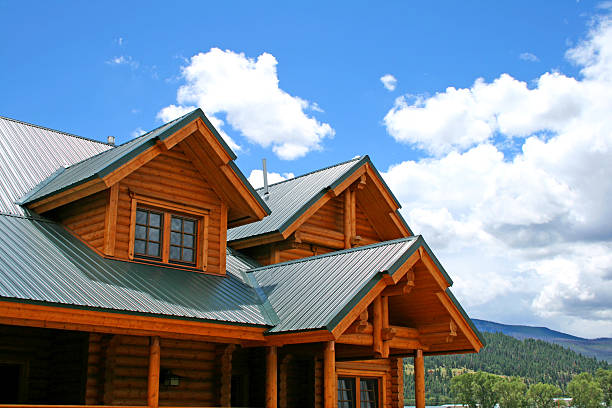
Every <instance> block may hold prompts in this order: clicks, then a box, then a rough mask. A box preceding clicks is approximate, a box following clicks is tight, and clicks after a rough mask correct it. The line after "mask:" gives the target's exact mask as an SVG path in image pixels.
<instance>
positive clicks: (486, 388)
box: [451, 371, 500, 408]
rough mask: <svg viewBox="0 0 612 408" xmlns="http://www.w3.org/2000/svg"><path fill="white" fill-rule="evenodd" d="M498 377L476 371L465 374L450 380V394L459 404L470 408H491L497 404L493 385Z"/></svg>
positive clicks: (497, 380) (498, 379)
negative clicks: (477, 407)
mask: <svg viewBox="0 0 612 408" xmlns="http://www.w3.org/2000/svg"><path fill="white" fill-rule="evenodd" d="M499 381H500V377H498V376H496V375H493V374H489V373H485V372H482V371H478V372H477V373H465V374H461V375H458V376H456V377H453V379H452V380H451V392H452V393H453V395H455V396H456V397H457V399H458V400H459V402H461V403H462V404H464V405H467V406H469V407H470V408H476V406H477V405H478V406H480V407H481V408H493V407H494V406H495V404H496V403H497V393H496V392H495V384H496V383H497V382H499Z"/></svg>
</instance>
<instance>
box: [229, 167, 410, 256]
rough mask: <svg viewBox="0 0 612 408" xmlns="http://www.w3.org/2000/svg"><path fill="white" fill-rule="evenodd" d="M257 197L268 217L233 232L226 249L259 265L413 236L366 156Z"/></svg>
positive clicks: (398, 205)
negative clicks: (254, 260)
mask: <svg viewBox="0 0 612 408" xmlns="http://www.w3.org/2000/svg"><path fill="white" fill-rule="evenodd" d="M257 192H258V193H259V194H260V196H261V197H262V198H263V200H264V201H265V203H266V204H267V205H268V206H269V207H270V208H271V209H272V214H271V215H270V216H268V217H266V218H265V219H264V220H262V221H258V222H255V223H252V224H249V225H244V226H240V227H237V228H233V229H231V230H230V231H229V232H228V244H229V245H230V246H231V247H232V248H234V249H238V250H240V251H242V252H244V253H245V254H247V255H249V256H251V257H253V258H255V259H256V260H257V261H258V262H260V263H261V264H263V265H270V264H275V263H278V262H284V261H289V260H294V259H299V258H305V257H308V256H313V255H319V254H324V253H329V252H332V251H337V250H340V249H349V248H354V247H358V246H363V245H369V244H374V243H377V242H382V241H387V240H391V239H397V238H405V237H409V236H411V235H412V232H411V231H410V228H409V227H408V225H407V224H406V223H405V221H404V219H403V218H402V216H401V215H400V213H399V208H400V204H399V202H398V201H397V199H396V198H395V197H394V195H393V193H392V192H391V190H390V189H389V188H388V187H387V185H386V184H385V182H384V180H383V178H382V177H381V176H380V174H379V173H378V171H377V170H376V168H375V167H374V165H373V164H372V162H371V160H370V158H369V157H368V156H363V157H357V158H355V159H352V160H349V161H347V162H344V163H339V164H337V165H334V166H331V167H327V168H324V169H320V170H317V171H314V172H311V173H308V174H304V175H302V176H299V177H296V178H293V179H290V180H285V181H282V182H280V183H275V184H272V185H270V186H269V188H268V194H266V193H265V191H264V190H263V189H258V190H257Z"/></svg>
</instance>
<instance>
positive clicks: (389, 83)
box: [380, 74, 397, 91]
mask: <svg viewBox="0 0 612 408" xmlns="http://www.w3.org/2000/svg"><path fill="white" fill-rule="evenodd" d="M380 82H382V84H383V86H384V87H385V88H386V89H387V91H395V87H396V86H397V79H395V77H394V76H393V75H391V74H386V75H383V76H381V77H380Z"/></svg>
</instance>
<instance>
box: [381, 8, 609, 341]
mask: <svg viewBox="0 0 612 408" xmlns="http://www.w3.org/2000/svg"><path fill="white" fill-rule="evenodd" d="M567 56H568V58H570V59H571V60H572V61H574V62H576V63H577V64H579V65H580V67H581V73H582V77H580V78H572V77H568V76H565V75H563V74H561V73H557V72H552V73H545V74H543V75H541V76H540V77H539V78H538V80H537V81H536V82H535V84H534V86H533V87H531V88H530V87H528V86H527V84H526V83H525V82H523V81H519V80H517V79H515V78H513V77H511V76H510V75H507V74H504V75H501V76H500V77H499V78H497V79H496V80H494V81H493V82H490V83H487V82H485V81H484V80H481V79H479V80H476V81H475V83H474V85H473V86H472V87H471V88H469V89H455V88H448V89H447V90H446V91H444V92H440V93H438V94H436V95H434V96H432V97H430V98H421V99H417V100H413V101H412V102H409V101H408V98H406V97H404V98H401V99H399V100H398V101H397V102H396V104H395V106H394V107H393V108H392V109H391V110H390V111H389V112H388V113H387V115H386V117H385V124H386V126H387V130H388V132H389V133H390V135H391V136H393V137H394V138H395V139H396V140H398V141H400V142H404V143H409V144H411V145H414V146H417V147H419V148H421V149H423V150H425V151H427V152H430V153H431V154H432V155H433V156H432V157H429V158H424V159H421V160H418V161H404V162H402V163H398V164H396V165H393V166H391V167H390V168H389V169H388V171H387V172H386V173H384V174H383V176H384V177H385V179H386V181H387V182H388V184H389V186H390V187H391V189H392V190H393V191H394V192H395V193H396V195H397V196H398V198H399V199H400V201H401V202H402V206H403V210H402V211H403V214H404V215H405V217H406V218H407V221H408V223H409V224H410V225H411V227H412V229H413V230H414V231H415V233H422V234H423V235H424V237H425V239H426V240H427V241H428V242H429V243H430V245H431V246H432V247H433V248H434V251H436V253H437V255H438V256H439V258H440V259H441V262H442V264H443V265H445V267H446V268H447V270H448V271H449V272H450V274H451V276H453V277H454V278H455V281H456V284H455V286H454V287H455V291H456V292H457V294H458V297H459V298H460V300H461V301H462V302H463V303H465V305H466V306H467V307H468V309H469V311H470V312H471V314H472V315H474V316H476V317H481V318H485V319H491V320H496V319H498V320H504V321H507V322H509V323H531V324H546V325H549V326H552V327H553V328H556V329H561V330H566V331H570V332H572V333H574V334H576V335H580V336H609V334H610V333H612V255H610V254H611V253H612V206H610V204H609V200H610V197H612V177H611V175H612V159H611V158H612V115H611V114H610V112H612V24H611V23H610V19H603V20H602V21H600V22H599V24H597V25H595V26H594V27H593V28H592V30H591V33H590V35H589V37H588V38H587V39H586V40H585V41H584V42H582V43H580V44H579V45H578V46H577V47H575V48H573V49H571V50H570V51H568V53H567ZM508 143H510V144H512V145H513V146H517V147H519V150H518V152H514V150H511V153H509V152H508V151H507V150H506V147H507V146H508ZM512 152H514V153H512Z"/></svg>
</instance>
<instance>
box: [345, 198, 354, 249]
mask: <svg viewBox="0 0 612 408" xmlns="http://www.w3.org/2000/svg"><path fill="white" fill-rule="evenodd" d="M351 231H352V227H351V192H350V191H349V190H345V191H344V248H350V247H351V239H352V237H353V235H352V232H351Z"/></svg>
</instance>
